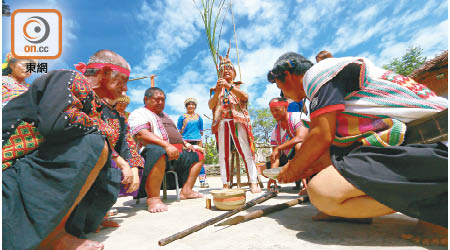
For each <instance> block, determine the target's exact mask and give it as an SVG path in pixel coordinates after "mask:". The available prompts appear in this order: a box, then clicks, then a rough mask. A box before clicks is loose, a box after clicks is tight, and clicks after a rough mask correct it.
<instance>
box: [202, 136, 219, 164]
mask: <svg viewBox="0 0 450 250" xmlns="http://www.w3.org/2000/svg"><path fill="white" fill-rule="evenodd" d="M210 138H211V140H208V138H207V139H206V143H204V144H203V147H204V148H205V149H206V152H205V164H217V163H218V162H219V153H218V152H217V147H216V140H215V139H213V137H210Z"/></svg>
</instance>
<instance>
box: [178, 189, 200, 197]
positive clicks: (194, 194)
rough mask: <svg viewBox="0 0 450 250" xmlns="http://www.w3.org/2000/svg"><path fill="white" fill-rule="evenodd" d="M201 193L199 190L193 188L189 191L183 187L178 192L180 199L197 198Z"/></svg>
mask: <svg viewBox="0 0 450 250" xmlns="http://www.w3.org/2000/svg"><path fill="white" fill-rule="evenodd" d="M202 197H203V194H201V193H199V192H195V191H194V190H192V189H191V190H190V191H184V190H183V189H181V192H180V199H182V200H186V199H197V198H202Z"/></svg>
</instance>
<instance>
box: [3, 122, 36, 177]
mask: <svg viewBox="0 0 450 250" xmlns="http://www.w3.org/2000/svg"><path fill="white" fill-rule="evenodd" d="M43 141H44V137H43V136H42V135H41V134H39V131H37V129H36V127H34V126H33V125H32V124H30V123H27V122H24V121H22V122H21V123H20V124H19V125H18V126H17V128H16V130H15V131H14V132H13V133H12V135H11V136H10V137H9V139H8V140H7V141H6V143H5V144H4V145H3V148H2V170H5V169H7V168H9V167H10V166H11V165H12V161H13V160H14V159H17V158H19V157H22V156H24V155H26V154H29V153H31V152H32V151H34V150H35V149H37V148H38V147H39V145H40V144H41V143H42V142H43Z"/></svg>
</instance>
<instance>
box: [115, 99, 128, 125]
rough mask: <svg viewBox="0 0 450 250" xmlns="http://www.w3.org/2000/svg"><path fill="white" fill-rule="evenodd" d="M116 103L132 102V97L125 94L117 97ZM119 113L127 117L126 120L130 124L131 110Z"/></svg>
mask: <svg viewBox="0 0 450 250" xmlns="http://www.w3.org/2000/svg"><path fill="white" fill-rule="evenodd" d="M116 103H126V104H127V105H128V104H130V97H129V96H126V95H123V96H121V97H119V98H117V99H116ZM119 114H120V115H121V116H123V117H125V122H126V123H127V124H128V117H129V116H130V112H127V111H123V112H122V113H121V112H119Z"/></svg>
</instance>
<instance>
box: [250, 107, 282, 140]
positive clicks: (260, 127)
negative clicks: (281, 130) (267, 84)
mask: <svg viewBox="0 0 450 250" xmlns="http://www.w3.org/2000/svg"><path fill="white" fill-rule="evenodd" d="M249 113H250V118H251V120H252V127H253V135H254V136H255V142H257V143H264V144H267V145H268V144H269V141H270V135H271V133H272V130H273V128H274V127H275V124H276V121H275V119H273V117H272V114H271V113H270V109H269V108H262V109H249Z"/></svg>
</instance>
